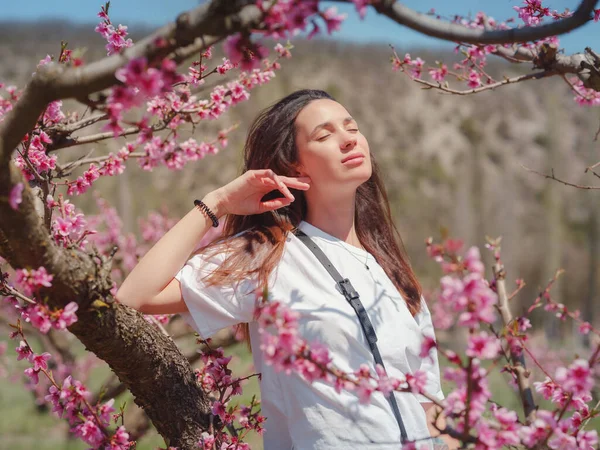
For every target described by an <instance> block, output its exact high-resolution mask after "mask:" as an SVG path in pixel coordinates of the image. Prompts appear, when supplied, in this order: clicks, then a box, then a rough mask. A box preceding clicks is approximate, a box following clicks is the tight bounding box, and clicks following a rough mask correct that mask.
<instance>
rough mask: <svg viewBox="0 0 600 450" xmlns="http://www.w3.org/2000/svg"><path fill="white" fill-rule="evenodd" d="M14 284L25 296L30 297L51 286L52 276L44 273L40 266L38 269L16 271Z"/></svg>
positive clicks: (43, 268)
mask: <svg viewBox="0 0 600 450" xmlns="http://www.w3.org/2000/svg"><path fill="white" fill-rule="evenodd" d="M15 273H16V276H17V278H16V282H17V284H18V285H19V286H20V287H21V289H22V290H23V292H24V293H25V295H27V296H31V295H32V294H33V293H34V292H36V291H37V290H38V289H39V288H41V287H50V286H52V279H53V278H54V276H53V275H52V274H49V273H48V272H47V271H46V268H45V267H43V266H41V267H39V268H38V269H31V270H27V269H17V270H16V271H15Z"/></svg>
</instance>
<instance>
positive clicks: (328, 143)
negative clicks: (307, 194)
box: [295, 99, 372, 194]
mask: <svg viewBox="0 0 600 450" xmlns="http://www.w3.org/2000/svg"><path fill="white" fill-rule="evenodd" d="M295 124H296V147H297V148H298V159H299V163H300V164H299V167H298V169H299V172H300V174H301V175H306V176H309V177H310V179H311V190H313V192H314V191H315V190H317V191H322V189H323V188H327V189H328V192H329V190H330V189H331V188H334V187H335V188H339V189H342V190H343V189H344V188H345V187H347V188H349V189H353V190H355V189H356V188H357V187H358V186H360V185H361V184H362V183H364V182H365V181H367V180H368V179H369V178H370V177H371V172H372V167H371V156H370V153H369V143H368V142H367V139H366V138H365V137H364V136H363V135H362V133H361V132H360V131H359V128H358V124H357V123H356V120H354V119H353V118H352V117H351V116H350V114H349V113H348V111H346V108H344V107H343V106H342V105H340V104H339V103H338V102H335V101H333V100H328V99H320V100H313V101H312V102H310V103H309V104H308V105H306V106H305V107H304V108H303V109H302V110H301V111H300V113H299V114H298V116H297V117H296V122H295ZM331 193H332V194H333V193H334V192H331Z"/></svg>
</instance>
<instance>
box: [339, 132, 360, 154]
mask: <svg viewBox="0 0 600 450" xmlns="http://www.w3.org/2000/svg"><path fill="white" fill-rule="evenodd" d="M356 142H357V140H356V136H353V135H352V134H350V133H346V135H345V136H344V141H343V142H342V148H343V149H344V150H350V149H353V148H354V147H355V146H356Z"/></svg>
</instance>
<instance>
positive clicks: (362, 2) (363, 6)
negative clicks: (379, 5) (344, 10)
mask: <svg viewBox="0 0 600 450" xmlns="http://www.w3.org/2000/svg"><path fill="white" fill-rule="evenodd" d="M371 1H372V0H352V3H354V6H355V7H356V11H358V15H359V16H360V18H361V19H364V18H365V16H366V15H367V5H370V4H371Z"/></svg>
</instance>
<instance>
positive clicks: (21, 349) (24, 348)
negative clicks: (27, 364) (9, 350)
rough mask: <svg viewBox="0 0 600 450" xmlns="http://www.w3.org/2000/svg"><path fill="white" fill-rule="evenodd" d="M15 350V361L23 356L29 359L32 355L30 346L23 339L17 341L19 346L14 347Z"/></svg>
mask: <svg viewBox="0 0 600 450" xmlns="http://www.w3.org/2000/svg"><path fill="white" fill-rule="evenodd" d="M15 351H16V352H17V361H20V360H22V359H23V358H27V360H30V359H31V356H32V355H33V352H32V351H31V348H30V347H29V345H27V344H26V343H25V341H21V342H19V346H18V347H17V348H15Z"/></svg>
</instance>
